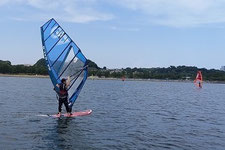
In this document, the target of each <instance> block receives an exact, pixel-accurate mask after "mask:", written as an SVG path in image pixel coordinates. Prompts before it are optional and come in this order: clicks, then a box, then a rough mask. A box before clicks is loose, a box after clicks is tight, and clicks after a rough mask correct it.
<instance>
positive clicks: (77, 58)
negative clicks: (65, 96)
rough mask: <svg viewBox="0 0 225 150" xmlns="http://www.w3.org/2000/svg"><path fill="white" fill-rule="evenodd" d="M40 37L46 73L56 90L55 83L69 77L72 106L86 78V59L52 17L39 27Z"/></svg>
mask: <svg viewBox="0 0 225 150" xmlns="http://www.w3.org/2000/svg"><path fill="white" fill-rule="evenodd" d="M41 39H42V48H43V52H44V58H45V60H46V65H47V67H48V73H49V76H50V78H51V81H52V84H53V85H54V87H55V89H56V91H58V90H59V89H58V88H57V86H56V84H59V83H61V79H62V78H67V77H68V76H70V78H71V82H70V86H69V87H68V93H69V102H70V103H69V104H70V106H71V107H72V105H73V104H74V102H75V101H76V99H77V97H78V95H79V93H80V91H81V89H82V87H83V85H84V83H85V81H86V79H87V75H88V72H87V59H86V57H85V56H84V55H83V54H82V52H81V50H80V48H79V47H78V46H77V45H76V43H75V42H74V41H73V40H72V39H71V38H70V37H69V35H68V34H67V33H66V32H65V31H64V30H63V29H62V27H61V26H60V25H59V24H58V23H57V22H56V21H55V20H54V19H50V20H49V21H48V22H46V23H45V24H44V25H43V26H42V27H41Z"/></svg>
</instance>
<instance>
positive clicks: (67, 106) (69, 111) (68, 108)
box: [63, 98, 72, 114]
mask: <svg viewBox="0 0 225 150" xmlns="http://www.w3.org/2000/svg"><path fill="white" fill-rule="evenodd" d="M63 103H64V105H65V107H66V111H67V113H69V114H71V111H72V109H71V108H70V107H69V105H68V104H69V103H68V100H67V98H65V99H64V101H63Z"/></svg>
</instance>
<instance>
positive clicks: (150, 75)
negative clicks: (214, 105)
mask: <svg viewBox="0 0 225 150" xmlns="http://www.w3.org/2000/svg"><path fill="white" fill-rule="evenodd" d="M198 70H201V71H202V74H203V79H204V80H208V81H225V72H224V71H220V70H215V69H210V70H207V69H205V68H197V67H192V66H178V67H175V66H170V67H168V68H129V67H128V68H122V69H107V68H106V67H103V68H100V67H99V66H98V65H97V64H96V63H95V62H93V61H91V60H88V75H89V76H98V77H100V78H135V79H168V80H194V79H195V77H196V74H197V71H198ZM0 73H3V74H30V75H33V74H38V75H47V74H48V71H47V67H46V64H45V59H44V58H42V59H40V60H38V61H37V62H36V63H35V64H34V65H31V66H27V65H12V64H11V62H10V61H2V60H0Z"/></svg>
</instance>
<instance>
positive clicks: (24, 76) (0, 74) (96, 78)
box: [0, 73, 225, 84]
mask: <svg viewBox="0 0 225 150" xmlns="http://www.w3.org/2000/svg"><path fill="white" fill-rule="evenodd" d="M0 77H18V78H49V76H48V75H37V74H36V75H31V74H2V73H0ZM88 80H118V81H119V80H120V81H122V79H121V78H99V77H95V76H90V77H88ZM124 81H150V82H184V83H192V82H193V81H192V80H169V79H132V78H126V79H125V80H124ZM203 83H214V84H225V81H204V82H203Z"/></svg>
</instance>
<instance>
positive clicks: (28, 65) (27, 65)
mask: <svg viewBox="0 0 225 150" xmlns="http://www.w3.org/2000/svg"><path fill="white" fill-rule="evenodd" d="M23 65H24V66H26V67H30V66H32V65H31V64H23Z"/></svg>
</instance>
